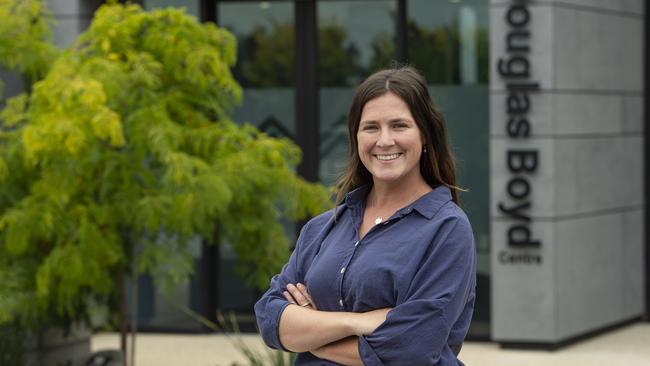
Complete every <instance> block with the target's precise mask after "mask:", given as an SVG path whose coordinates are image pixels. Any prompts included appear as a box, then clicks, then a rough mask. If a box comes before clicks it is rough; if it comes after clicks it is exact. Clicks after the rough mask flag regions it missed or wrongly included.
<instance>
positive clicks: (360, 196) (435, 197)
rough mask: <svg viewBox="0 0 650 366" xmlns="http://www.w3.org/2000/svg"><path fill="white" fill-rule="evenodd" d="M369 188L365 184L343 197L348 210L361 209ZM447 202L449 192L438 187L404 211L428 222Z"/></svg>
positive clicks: (444, 187) (449, 195)
mask: <svg viewBox="0 0 650 366" xmlns="http://www.w3.org/2000/svg"><path fill="white" fill-rule="evenodd" d="M371 187H372V186H371V185H370V184H366V185H363V186H360V187H358V188H355V189H354V190H352V191H350V192H348V193H347V194H346V195H345V204H346V206H348V207H350V208H353V207H354V208H361V207H363V203H364V199H365V198H366V196H367V195H368V192H369V191H370V188H371ZM449 201H451V190H450V189H449V187H447V186H443V185H439V186H437V187H436V188H434V189H433V190H431V192H429V193H427V194H425V195H423V196H422V197H420V198H418V199H417V200H416V201H415V202H413V203H412V204H410V205H408V206H407V207H406V208H405V209H406V210H408V209H409V208H413V209H414V210H415V211H417V212H419V213H420V215H422V216H424V217H426V218H427V219H429V220H430V219H431V218H432V217H433V216H435V214H436V213H437V212H438V210H439V209H440V208H441V207H442V206H444V205H445V204H446V203H447V202H449Z"/></svg>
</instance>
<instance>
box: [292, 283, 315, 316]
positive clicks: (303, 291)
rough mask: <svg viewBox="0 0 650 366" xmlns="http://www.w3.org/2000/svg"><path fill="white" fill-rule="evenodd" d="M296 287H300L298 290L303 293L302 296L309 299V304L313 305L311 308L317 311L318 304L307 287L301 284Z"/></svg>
mask: <svg viewBox="0 0 650 366" xmlns="http://www.w3.org/2000/svg"><path fill="white" fill-rule="evenodd" d="M296 287H298V290H300V292H302V295H303V296H304V297H305V298H306V299H307V301H309V303H310V304H311V307H312V308H313V309H314V310H317V309H316V303H315V302H314V300H313V299H312V298H311V295H309V292H307V286H305V285H303V284H302V283H299V284H298V285H297V286H296Z"/></svg>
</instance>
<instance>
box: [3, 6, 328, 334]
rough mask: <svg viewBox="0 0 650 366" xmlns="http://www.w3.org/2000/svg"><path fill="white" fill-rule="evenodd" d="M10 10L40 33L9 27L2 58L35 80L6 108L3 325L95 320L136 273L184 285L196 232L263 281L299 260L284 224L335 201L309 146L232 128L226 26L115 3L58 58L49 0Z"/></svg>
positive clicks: (230, 47) (231, 46) (236, 90)
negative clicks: (316, 172) (308, 163)
mask: <svg viewBox="0 0 650 366" xmlns="http://www.w3.org/2000/svg"><path fill="white" fill-rule="evenodd" d="M25 9H27V10H29V11H26V10H25ZM0 16H2V17H3V19H7V18H12V19H13V20H12V21H13V22H16V24H23V25H24V26H25V27H26V28H25V29H28V30H29V35H28V36H25V38H24V39H23V38H21V37H14V36H13V34H14V33H5V32H4V31H2V32H0V57H1V58H0V62H2V64H3V65H4V66H5V67H8V68H10V69H13V70H17V71H18V72H21V73H22V74H23V75H26V77H27V78H28V80H31V81H32V82H33V84H32V85H31V86H30V88H29V89H28V91H27V92H26V93H24V94H21V95H19V96H16V97H14V98H12V99H10V100H9V101H8V103H7V106H6V107H5V108H4V110H3V111H2V112H1V113H0V323H2V322H7V321H9V320H10V319H12V318H15V317H18V318H20V319H21V320H22V322H23V323H24V324H32V325H42V324H46V323H50V322H57V323H59V324H60V322H63V323H69V322H70V321H73V320H80V319H84V318H85V317H86V315H87V314H88V310H89V309H90V306H91V305H90V304H91V303H97V302H98V303H100V304H106V303H109V302H110V299H114V298H115V297H116V296H117V295H116V294H119V293H120V291H123V289H124V277H125V276H126V275H131V276H134V275H136V274H137V273H141V272H145V271H146V272H148V273H150V274H152V275H153V276H154V278H155V279H156V280H157V282H158V284H159V285H161V286H163V287H164V285H165V284H170V283H176V282H178V281H179V280H181V279H184V278H186V277H187V276H188V275H189V274H190V272H191V271H192V264H191V263H192V262H191V257H190V253H189V251H188V248H187V246H188V243H189V242H191V241H192V240H195V239H196V238H207V239H210V240H212V241H213V242H218V241H219V240H220V239H223V240H227V241H228V242H229V243H230V245H231V246H232V247H233V249H234V250H235V252H236V253H237V254H238V256H239V272H240V274H241V275H243V276H244V277H245V278H246V279H247V281H248V283H250V284H253V285H256V286H258V287H260V288H263V287H265V286H266V285H267V284H268V278H269V277H270V275H271V274H273V273H275V272H276V271H278V269H279V267H280V266H281V264H282V263H283V262H284V261H286V258H287V256H288V242H287V238H286V236H285V233H284V229H283V226H282V224H281V222H280V218H281V217H283V216H284V217H288V218H289V219H295V220H297V219H302V218H305V217H307V216H308V215H314V214H316V213H318V212H320V211H321V210H323V209H324V208H326V207H327V206H329V205H330V201H329V198H328V194H327V191H326V190H325V189H324V188H323V187H322V186H320V185H316V184H312V183H309V182H306V181H304V180H303V179H301V178H300V177H298V176H297V175H296V173H295V169H294V168H295V166H296V165H297V164H298V162H299V160H300V150H299V149H298V147H296V146H295V145H294V144H292V143H291V142H290V141H288V140H284V139H275V138H271V137H269V136H266V135H265V134H263V133H261V132H259V131H257V130H256V129H255V128H253V127H251V126H247V125H244V126H239V125H237V124H235V123H233V122H232V121H230V120H229V119H228V113H229V112H230V110H231V108H232V107H233V106H234V105H235V104H236V103H237V102H238V101H239V100H240V98H241V89H240V87H239V85H237V83H236V82H235V81H234V79H233V78H232V76H231V73H230V67H231V66H232V65H233V64H234V62H235V59H236V45H235V39H234V37H233V36H232V35H231V34H230V33H228V32H227V31H225V30H223V29H220V28H218V27H216V26H215V25H214V24H201V23H199V22H197V21H196V19H195V18H193V17H190V16H188V15H186V14H184V13H183V12H182V11H180V10H174V9H165V10H156V11H152V12H145V11H143V10H142V9H141V8H140V7H139V6H137V5H116V4H113V5H104V6H102V7H101V8H100V9H99V10H98V11H97V12H96V13H95V17H94V19H93V22H92V24H91V25H90V27H89V29H88V31H87V32H85V33H84V34H82V35H81V36H80V37H79V38H78V40H77V41H76V42H75V43H74V45H73V46H72V47H71V48H69V49H67V50H65V51H62V52H58V53H57V51H56V50H55V48H54V46H51V45H50V44H49V43H47V42H46V40H47V34H48V31H47V28H46V27H45V26H44V24H46V20H45V19H46V18H43V17H42V9H41V8H40V2H38V1H27V0H14V1H7V0H0ZM4 25H5V23H2V26H0V27H4ZM30 27H31V28H30ZM0 29H3V28H0ZM17 44H22V45H24V47H23V46H21V47H20V48H16V47H15V45H17ZM30 45H39V47H31V46H30ZM12 49H13V50H15V52H16V53H23V54H21V55H9V54H10V53H11V52H10V50H12ZM12 60H13V61H12ZM50 60H51V63H50ZM48 66H49V67H48ZM113 310H115V309H113Z"/></svg>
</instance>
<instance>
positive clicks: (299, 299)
mask: <svg viewBox="0 0 650 366" xmlns="http://www.w3.org/2000/svg"><path fill="white" fill-rule="evenodd" d="M282 294H283V295H284V297H285V298H286V299H287V301H289V302H290V303H292V304H296V305H298V306H301V307H303V308H306V309H313V310H318V308H316V304H314V300H312V298H311V296H310V295H309V292H307V287H306V286H305V285H303V284H302V283H298V284H297V285H294V284H292V283H290V284H288V285H287V291H284V292H283V293H282Z"/></svg>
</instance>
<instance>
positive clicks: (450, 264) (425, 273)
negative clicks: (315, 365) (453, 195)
mask: <svg viewBox="0 0 650 366" xmlns="http://www.w3.org/2000/svg"><path fill="white" fill-rule="evenodd" d="M430 245H431V247H430V250H429V251H428V252H427V254H426V256H425V257H424V258H423V260H422V261H421V262H420V267H419V268H418V269H417V271H416V272H415V275H414V277H413V279H412V281H411V284H410V285H409V287H408V291H407V294H406V296H405V297H404V299H403V300H401V301H400V303H399V304H397V306H395V307H394V308H393V309H392V310H391V311H390V312H389V313H388V315H387V317H386V321H385V322H384V323H383V324H382V325H380V326H379V327H378V328H377V329H376V330H375V331H374V332H373V333H372V334H370V335H368V336H364V337H360V339H359V353H360V355H361V358H362V360H363V363H364V365H391V366H398V365H410V366H413V365H436V364H438V362H439V360H440V358H441V355H442V354H448V355H449V358H453V359H454V360H455V359H456V357H455V354H454V353H455V352H453V351H452V350H451V348H450V345H449V344H448V339H449V334H450V332H451V331H452V327H453V326H454V324H455V323H456V322H457V321H458V319H459V318H460V316H461V314H462V313H463V310H466V309H467V304H468V302H471V301H473V299H474V291H475V283H476V279H475V276H476V274H475V271H476V256H475V250H474V240H473V236H472V230H471V227H470V225H469V222H468V221H467V219H466V218H465V217H451V218H449V219H447V220H445V221H444V222H443V223H442V224H441V225H440V228H439V230H438V231H437V232H436V234H435V236H434V238H433V240H432V241H431V243H430ZM470 310H471V307H470ZM452 346H459V345H452ZM445 358H446V357H445Z"/></svg>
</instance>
